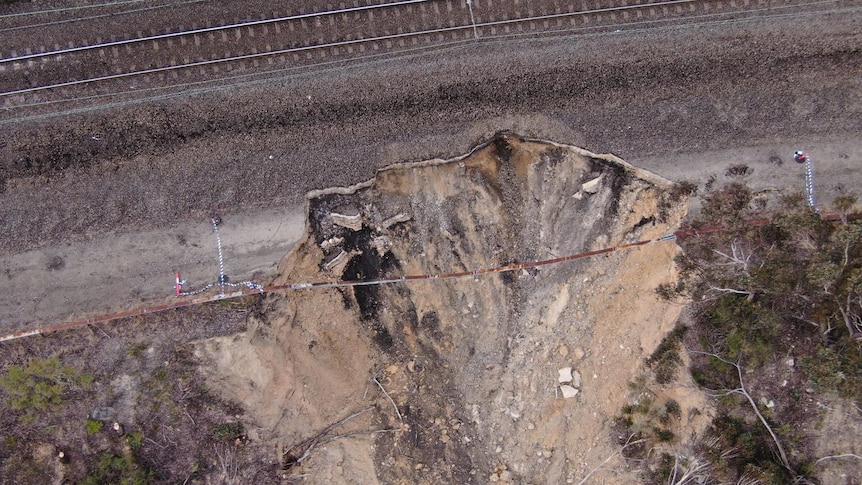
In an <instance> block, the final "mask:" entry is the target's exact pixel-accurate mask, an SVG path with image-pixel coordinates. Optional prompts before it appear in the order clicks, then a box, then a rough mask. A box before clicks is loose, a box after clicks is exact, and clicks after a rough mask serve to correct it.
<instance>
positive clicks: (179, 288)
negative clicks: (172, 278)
mask: <svg viewBox="0 0 862 485" xmlns="http://www.w3.org/2000/svg"><path fill="white" fill-rule="evenodd" d="M174 275H176V277H177V284H176V287H175V288H176V290H177V296H180V295H182V293H183V281H182V280H181V279H180V272H179V271H176V272H174Z"/></svg>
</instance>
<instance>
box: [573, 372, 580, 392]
mask: <svg viewBox="0 0 862 485" xmlns="http://www.w3.org/2000/svg"><path fill="white" fill-rule="evenodd" d="M572 386H573V387H576V388H578V389H580V387H581V373H580V372H578V371H574V372H572Z"/></svg>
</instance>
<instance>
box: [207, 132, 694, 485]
mask: <svg viewBox="0 0 862 485" xmlns="http://www.w3.org/2000/svg"><path fill="white" fill-rule="evenodd" d="M671 194H672V192H671V191H670V183H669V182H667V181H665V180H663V179H661V178H660V177H657V176H655V175H652V174H649V173H647V172H644V171H642V170H638V169H636V168H634V167H632V166H630V165H628V164H626V163H625V162H623V161H622V160H619V159H617V158H616V157H613V156H606V155H596V154H593V153H590V152H587V151H585V150H582V149H579V148H576V147H571V146H562V145H557V144H553V143H546V142H538V141H529V140H524V139H521V138H519V137H517V136H515V135H508V134H506V135H499V136H497V137H495V138H494V139H493V140H492V141H490V142H489V143H487V144H485V145H482V146H479V147H477V148H476V149H475V150H473V152H472V153H470V154H469V155H466V156H463V157H459V158H456V159H452V160H431V161H427V162H421V163H413V164H403V165H395V166H391V167H388V168H386V169H382V170H380V171H379V172H378V173H377V174H376V176H375V178H374V179H373V180H370V181H368V182H365V183H362V184H359V185H356V186H353V187H348V188H338V189H328V190H323V191H318V192H314V193H311V194H309V200H308V216H309V220H308V227H307V230H306V235H305V238H304V240H303V241H302V242H301V243H300V244H298V245H297V246H296V248H295V249H294V250H293V251H292V252H291V254H290V255H289V256H288V257H287V258H286V259H285V260H284V262H283V263H282V265H281V276H280V277H279V278H278V280H277V281H276V283H278V282H281V283H288V282H289V283H294V282H305V281H326V280H332V281H335V280H368V279H377V278H388V277H394V278H398V277H401V276H404V275H429V274H430V275H436V274H445V273H452V272H463V271H472V270H476V269H480V268H488V267H496V266H501V265H505V264H509V263H513V262H524V261H534V260H544V259H550V258H555V257H560V256H564V255H569V254H575V253H581V252H585V251H591V250H596V249H601V248H605V247H612V246H617V245H620V244H624V243H627V242H633V241H638V240H644V239H654V238H658V237H661V236H663V235H665V234H669V233H671V232H673V231H674V230H675V229H676V227H677V225H678V224H679V222H680V219H681V218H682V216H683V215H684V206H685V204H684V201H681V202H680V201H677V202H676V203H675V202H674V201H672V200H671V199H670V198H671V197H672V195H671ZM677 251H678V248H677V246H676V245H675V244H673V243H672V242H658V243H654V244H647V245H644V246H640V247H637V248H634V249H630V250H627V251H620V252H613V253H609V254H606V255H601V256H597V257H593V258H587V259H581V260H577V261H570V262H565V263H560V264H554V265H548V266H543V267H540V268H533V269H530V270H519V271H510V272H503V273H495V274H484V275H476V276H469V277H464V278H458V279H434V278H432V279H421V280H414V281H406V282H399V283H392V284H384V285H373V286H354V287H347V288H331V289H313V290H301V291H295V292H288V293H286V294H285V295H284V296H283V297H269V298H268V299H267V300H266V304H265V305H264V306H265V309H264V310H263V311H262V312H260V314H259V315H258V316H257V317H256V318H254V319H252V323H251V325H250V327H249V330H248V331H247V332H245V333H243V334H239V335H236V336H231V337H223V338H218V339H214V340H207V341H204V342H201V343H200V344H199V345H198V346H197V350H196V352H197V354H198V355H199V356H202V357H204V358H205V359H206V360H210V361H212V362H213V363H214V364H215V365H213V366H209V368H210V369H212V370H211V372H210V376H209V379H210V383H211V384H212V385H214V386H216V387H217V388H218V389H221V390H223V392H224V394H225V397H226V398H229V399H234V400H237V401H239V402H241V403H243V405H244V406H245V407H246V409H247V410H248V413H249V416H251V417H253V419H254V420H255V421H256V422H255V425H256V426H257V428H256V429H255V428H254V427H252V426H249V427H248V428H251V432H250V437H251V438H252V439H260V440H268V441H271V442H272V443H273V449H274V452H276V451H275V450H276V447H278V448H277V449H278V451H277V452H278V453H281V454H282V455H283V460H284V465H285V476H286V477H288V478H292V479H300V478H303V477H304V478H307V479H308V480H309V483H375V482H382V483H484V482H487V481H489V480H490V481H502V482H506V481H519V480H525V481H527V482H529V483H562V482H569V483H576V482H578V481H579V480H581V479H583V478H584V477H586V476H587V475H588V474H590V473H592V477H594V478H597V477H599V476H601V477H604V478H605V479H606V480H608V481H612V482H613V481H627V479H626V478H625V477H626V468H625V465H624V464H623V463H622V461H621V459H620V458H619V456H618V455H617V452H618V450H619V445H620V443H619V439H620V437H619V436H616V435H615V434H614V432H613V418H614V416H616V415H617V414H618V413H619V410H620V408H621V407H622V406H623V405H624V404H625V403H626V402H627V400H628V399H629V398H630V396H629V394H630V390H629V387H628V386H627V384H628V383H629V382H631V381H633V380H635V378H636V377H637V375H638V374H639V372H641V370H640V369H641V368H642V363H643V359H644V358H645V357H646V356H649V355H650V353H651V352H652V351H653V350H654V349H655V348H656V346H657V345H658V343H659V342H660V340H661V339H662V337H663V336H664V335H665V334H666V333H667V332H668V331H670V329H671V328H672V326H673V324H674V322H675V320H676V319H677V317H678V315H679V312H680V311H681V308H682V305H681V304H679V303H673V302H668V301H663V300H660V299H659V298H658V297H657V296H656V294H655V292H654V291H653V290H654V288H655V287H656V286H657V285H658V284H660V283H663V282H669V281H673V280H674V278H675V274H674V269H673V268H674V265H673V258H674V255H675V254H676V252H677ZM569 368H571V369H569ZM669 392H672V393H675V396H674V397H675V398H676V400H677V401H678V402H679V403H680V404H681V405H682V406H681V407H682V420H681V423H682V425H683V426H689V425H690V424H691V423H690V418H689V409H690V408H702V407H703V403H702V402H701V401H700V400H699V397H698V395H696V394H692V393H690V392H689V391H686V390H684V389H682V388H680V389H676V390H673V389H671V390H670V391H669ZM369 407H370V409H367V408H369ZM357 412H358V413H359V414H357V415H355V416H353V415H354V413H357ZM345 418H349V419H345ZM692 419H694V418H692ZM333 424H335V425H336V426H332V425H333ZM622 439H625V437H622ZM633 477H634V476H633V475H632V476H631V477H630V478H633Z"/></svg>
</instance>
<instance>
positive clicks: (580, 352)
mask: <svg viewBox="0 0 862 485" xmlns="http://www.w3.org/2000/svg"><path fill="white" fill-rule="evenodd" d="M584 355H585V353H584V349H582V348H580V347H575V350H573V351H572V357H574V358H575V360H581V359H583V358H584Z"/></svg>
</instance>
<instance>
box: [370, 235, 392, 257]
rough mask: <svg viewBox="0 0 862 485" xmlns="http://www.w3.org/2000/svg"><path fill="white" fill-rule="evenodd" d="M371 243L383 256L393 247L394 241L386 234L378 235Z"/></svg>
mask: <svg viewBox="0 0 862 485" xmlns="http://www.w3.org/2000/svg"><path fill="white" fill-rule="evenodd" d="M371 245H372V246H374V249H376V250H377V254H379V255H380V256H383V255H384V254H386V253H387V252H388V251H389V249H390V248H392V241H390V240H389V238H388V237H386V236H377V237H375V238H374V239H372V240H371Z"/></svg>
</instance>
